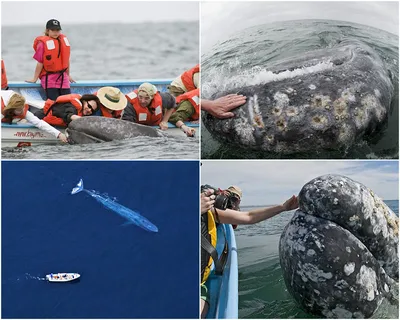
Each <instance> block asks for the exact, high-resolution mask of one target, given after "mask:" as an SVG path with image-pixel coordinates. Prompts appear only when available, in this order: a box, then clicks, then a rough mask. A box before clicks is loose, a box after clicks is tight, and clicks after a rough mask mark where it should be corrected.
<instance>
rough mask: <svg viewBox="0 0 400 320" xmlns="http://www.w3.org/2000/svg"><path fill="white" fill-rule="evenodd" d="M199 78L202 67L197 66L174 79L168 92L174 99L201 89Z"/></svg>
mask: <svg viewBox="0 0 400 320" xmlns="http://www.w3.org/2000/svg"><path fill="white" fill-rule="evenodd" d="M199 78H200V65H199V64H197V65H196V66H194V67H193V68H192V69H189V70H186V71H185V72H184V73H182V74H181V75H180V76H179V77H177V78H176V79H174V80H173V81H172V82H171V84H170V85H169V86H168V90H169V92H170V93H171V94H172V95H173V96H174V97H177V96H180V95H181V94H184V93H186V92H189V91H192V90H194V89H197V88H198V87H199V80H200V79H199Z"/></svg>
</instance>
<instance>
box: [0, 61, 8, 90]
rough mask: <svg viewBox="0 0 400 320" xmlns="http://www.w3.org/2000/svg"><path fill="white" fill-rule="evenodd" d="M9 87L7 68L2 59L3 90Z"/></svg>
mask: <svg viewBox="0 0 400 320" xmlns="http://www.w3.org/2000/svg"><path fill="white" fill-rule="evenodd" d="M7 87H8V81H7V73H6V67H5V66H4V61H3V59H1V90H3V89H6V88H7Z"/></svg>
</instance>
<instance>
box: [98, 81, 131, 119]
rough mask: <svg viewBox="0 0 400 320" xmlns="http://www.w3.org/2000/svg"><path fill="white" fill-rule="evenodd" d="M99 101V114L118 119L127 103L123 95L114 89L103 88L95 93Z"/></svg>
mask: <svg viewBox="0 0 400 320" xmlns="http://www.w3.org/2000/svg"><path fill="white" fill-rule="evenodd" d="M94 95H96V96H97V97H98V98H99V100H100V113H101V115H102V116H103V117H107V118H116V119H120V118H121V114H122V111H123V110H124V109H125V107H126V106H127V103H128V99H126V97H125V95H124V94H123V93H122V92H121V91H120V90H119V89H118V88H114V87H103V88H100V89H99V91H97V92H95V93H94Z"/></svg>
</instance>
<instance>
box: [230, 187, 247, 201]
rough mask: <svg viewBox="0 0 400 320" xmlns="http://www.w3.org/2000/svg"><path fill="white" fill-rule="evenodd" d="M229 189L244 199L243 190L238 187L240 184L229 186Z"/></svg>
mask: <svg viewBox="0 0 400 320" xmlns="http://www.w3.org/2000/svg"><path fill="white" fill-rule="evenodd" d="M228 191H230V192H231V193H233V194H235V195H237V196H238V197H239V199H242V195H243V194H242V190H241V189H240V188H239V187H238V186H230V187H229V188H228Z"/></svg>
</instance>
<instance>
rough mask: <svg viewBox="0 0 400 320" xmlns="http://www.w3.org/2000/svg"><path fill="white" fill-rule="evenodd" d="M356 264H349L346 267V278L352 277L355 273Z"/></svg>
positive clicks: (344, 269)
mask: <svg viewBox="0 0 400 320" xmlns="http://www.w3.org/2000/svg"><path fill="white" fill-rule="evenodd" d="M355 267H356V264H355V263H354V262H348V263H346V264H345V265H344V267H343V271H344V274H345V275H346V276H349V275H351V274H352V273H353V272H354V269H355Z"/></svg>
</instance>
